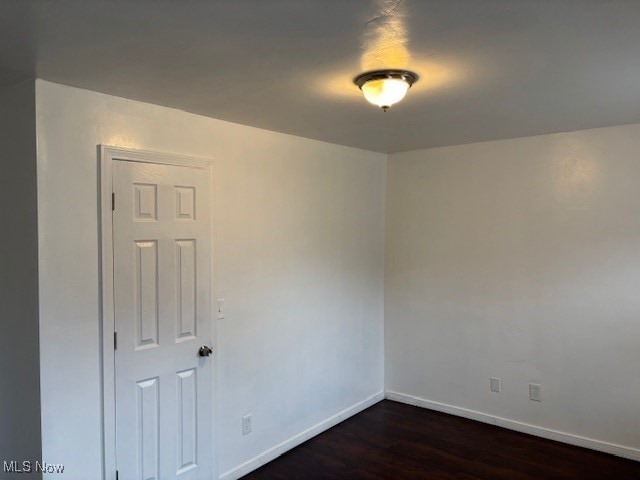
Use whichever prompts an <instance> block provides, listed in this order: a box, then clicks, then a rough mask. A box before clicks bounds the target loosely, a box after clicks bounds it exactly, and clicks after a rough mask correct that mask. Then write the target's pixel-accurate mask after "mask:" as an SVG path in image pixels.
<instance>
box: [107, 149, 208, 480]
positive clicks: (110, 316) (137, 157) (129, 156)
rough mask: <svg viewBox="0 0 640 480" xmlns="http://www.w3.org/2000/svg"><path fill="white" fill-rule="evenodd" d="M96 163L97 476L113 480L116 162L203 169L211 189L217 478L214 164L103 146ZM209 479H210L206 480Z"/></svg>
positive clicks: (114, 451)
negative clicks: (99, 390) (99, 453)
mask: <svg viewBox="0 0 640 480" xmlns="http://www.w3.org/2000/svg"><path fill="white" fill-rule="evenodd" d="M98 149H99V161H100V180H99V185H100V200H99V202H100V205H99V215H100V223H99V225H100V234H99V239H100V250H99V262H100V270H99V275H100V283H101V286H100V292H101V296H100V313H101V315H100V316H101V329H100V332H101V335H102V337H101V341H100V344H101V350H102V352H101V356H100V360H101V372H102V382H101V383H102V405H101V407H102V425H101V427H102V439H101V440H102V465H103V469H102V470H103V471H102V478H103V479H104V480H116V465H117V462H116V391H115V379H116V376H115V349H114V332H115V312H114V304H113V302H114V293H113V283H114V274H113V253H114V252H113V215H112V211H113V209H112V201H113V200H112V192H113V165H114V162H116V161H125V162H140V163H155V164H160V165H175V166H179V167H191V168H198V169H202V170H206V171H208V172H209V176H210V185H211V200H210V201H211V216H212V218H211V232H210V239H211V277H210V278H211V292H210V295H211V305H212V312H211V314H212V315H211V334H212V336H213V338H212V339H210V341H211V345H213V348H214V354H213V360H214V365H213V368H212V369H211V370H212V375H213V379H212V386H213V392H212V395H211V398H212V405H211V408H212V409H213V413H212V418H213V421H214V424H213V425H211V428H210V431H211V432H212V436H213V438H212V445H213V452H211V454H212V456H213V478H214V479H217V478H218V461H217V460H218V459H217V455H216V452H217V448H216V438H215V434H214V425H215V417H216V402H217V399H216V393H217V390H218V389H217V388H216V381H217V378H218V375H217V372H218V362H216V361H215V358H216V353H217V351H218V348H217V347H218V343H217V342H218V335H217V322H216V321H215V318H216V316H215V314H214V309H213V306H214V305H215V304H216V302H215V298H216V297H215V286H216V275H215V270H216V268H215V265H216V264H217V263H216V254H215V246H216V241H215V240H216V236H215V233H216V228H215V220H216V217H217V215H216V213H215V212H216V211H215V204H216V202H215V194H216V191H217V189H216V185H215V182H214V179H215V177H214V161H213V159H208V158H198V157H187V156H182V155H174V154H167V153H158V152H152V151H147V150H136V149H129V148H121V147H113V146H109V145H99V146H98ZM212 480H213V479H212Z"/></svg>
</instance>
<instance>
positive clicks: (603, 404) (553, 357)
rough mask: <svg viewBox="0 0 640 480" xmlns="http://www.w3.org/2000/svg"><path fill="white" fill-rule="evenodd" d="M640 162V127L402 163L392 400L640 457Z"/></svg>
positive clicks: (397, 160) (392, 285)
mask: <svg viewBox="0 0 640 480" xmlns="http://www.w3.org/2000/svg"><path fill="white" fill-rule="evenodd" d="M639 154H640V125H630V126H622V127H613V128H605V129H597V130H589V131H581V132H574V133H563V134H557V135H545V136H539V137H531V138H524V139H516V140H507V141H496V142H487V143H478V144H471V145H462V146H456V147H449V148H438V149H431V150H420V151H413V152H407V153H401V154H395V155H391V156H390V157H389V163H388V182H387V226H386V229H387V251H386V286H385V288H386V290H385V354H386V358H385V364H386V378H385V382H386V389H387V390H388V391H395V392H399V393H402V394H406V395H413V396H416V397H419V398H421V399H426V400H430V401H435V402H441V403H444V404H447V405H452V406H455V407H461V408H466V409H471V410H475V411H478V412H483V413H486V414H489V415H493V416H498V417H504V418H507V419H512V420H517V421H520V422H526V423H529V424H532V425H535V426H540V427H545V428H550V429H554V430H559V431H561V432H567V433H570V434H574V435H580V436H584V437H589V438H592V439H596V440H599V441H603V442H610V443H615V444H620V445H623V446H628V447H632V448H635V449H638V448H640V428H639V426H640V408H639V405H640V403H639V401H640V400H639V399H640V375H638V368H639V365H640V290H639V288H640V189H639V184H640V161H639ZM490 376H497V377H501V378H502V381H503V392H502V393H500V394H495V393H490V391H489V377H490ZM529 382H537V383H541V384H542V388H543V392H542V393H543V401H542V403H536V402H533V401H530V400H529V399H528V396H529V391H528V383H529ZM638 458H640V456H638Z"/></svg>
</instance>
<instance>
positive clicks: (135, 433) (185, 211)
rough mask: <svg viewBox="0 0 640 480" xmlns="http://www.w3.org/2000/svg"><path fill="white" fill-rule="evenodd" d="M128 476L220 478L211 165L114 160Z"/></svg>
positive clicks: (120, 379)
mask: <svg viewBox="0 0 640 480" xmlns="http://www.w3.org/2000/svg"><path fill="white" fill-rule="evenodd" d="M113 165H114V166H113V189H114V193H115V199H116V208H115V210H114V212H113V246H114V311H115V329H116V332H117V337H118V348H117V350H116V352H115V374H116V457H117V468H118V472H119V476H120V480H130V479H131V480H134V479H135V480H138V479H140V480H171V479H181V480H183V479H184V480H201V479H210V478H213V451H212V448H213V447H212V441H213V439H212V433H211V432H212V430H213V428H212V427H213V425H212V419H213V403H212V380H213V378H212V372H213V365H212V361H213V359H212V358H207V357H199V356H198V349H199V347H200V346H201V345H211V342H212V302H211V282H212V279H211V271H212V268H211V261H212V256H211V208H210V199H211V184H210V174H209V171H208V170H205V169H198V168H190V167H182V166H172V165H159V164H152V163H141V162H126V161H114V162H113Z"/></svg>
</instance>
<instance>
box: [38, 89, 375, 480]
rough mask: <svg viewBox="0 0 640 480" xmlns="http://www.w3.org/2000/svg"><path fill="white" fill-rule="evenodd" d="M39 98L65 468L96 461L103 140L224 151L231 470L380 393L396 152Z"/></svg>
mask: <svg viewBox="0 0 640 480" xmlns="http://www.w3.org/2000/svg"><path fill="white" fill-rule="evenodd" d="M36 93H37V96H36V101H37V132H38V209H39V219H38V224H39V236H40V238H39V248H40V315H41V317H40V323H41V341H42V354H41V368H42V417H43V422H42V429H43V457H44V459H45V460H46V461H49V462H55V463H63V464H65V465H66V470H65V475H64V478H69V479H78V480H86V479H87V478H97V476H96V475H97V474H98V473H97V472H98V471H99V469H100V465H101V451H100V418H101V417H100V415H101V413H100V401H101V392H100V344H99V336H100V333H99V332H100V324H99V311H100V309H99V292H100V287H99V283H98V278H99V275H98V210H97V205H98V190H97V185H98V182H99V178H98V169H97V165H98V163H97V149H96V147H97V146H98V145H99V144H108V145H116V146H121V147H132V148H138V149H147V150H154V151H160V152H173V153H178V154H181V155H194V156H201V157H212V158H214V159H215V160H216V166H215V172H216V173H215V175H216V182H217V184H216V190H217V191H216V202H217V204H216V206H217V208H216V211H217V213H216V218H215V221H216V226H217V232H218V233H217V245H216V247H217V250H216V257H217V291H218V296H219V297H223V298H225V299H226V307H227V318H226V319H225V320H220V321H217V323H218V325H217V328H218V339H217V343H218V352H217V355H216V361H217V363H218V378H217V382H218V400H219V402H218V405H217V408H218V415H217V430H216V432H217V445H218V449H219V460H220V464H219V470H220V473H221V474H222V473H225V472H227V471H229V470H231V469H233V468H235V467H237V466H238V465H240V464H241V463H243V462H245V461H247V460H250V459H252V458H253V457H255V456H256V455H258V454H260V453H262V452H264V451H266V450H267V449H269V448H271V447H273V446H275V445H277V444H278V443H280V442H282V441H285V440H286V439H288V438H290V437H292V436H293V435H296V434H298V433H300V432H302V431H303V430H305V429H307V428H309V427H311V426H313V425H315V424H317V423H318V422H321V421H323V420H325V419H327V418H328V417H330V416H332V415H334V414H336V413H337V412H340V411H341V410H343V409H345V408H347V407H350V406H352V405H354V404H356V403H358V402H361V401H362V400H364V399H365V398H367V397H369V396H371V395H374V394H376V393H378V392H380V391H381V390H382V389H383V283H384V279H383V270H384V268H383V259H384V253H383V252H384V191H385V171H386V155H382V154H375V153H369V152H365V151H362V150H357V149H352V148H346V147H340V146H336V145H330V144H326V143H321V142H317V141H312V140H307V139H303V138H298V137H293V136H288V135H283V134H278V133H273V132H267V131H264V130H259V129H255V128H249V127H244V126H240V125H234V124H230V123H226V122H222V121H218V120H213V119H210V118H205V117H200V116H196V115H192V114H187V113H184V112H180V111H177V110H171V109H167V108H163V107H159V106H153V105H149V104H143V103H139V102H134V101H129V100H125V99H121V98H116V97H111V96H107V95H101V94H96V93H92V92H88V91H84V90H79V89H75V88H70V87H64V86H60V85H56V84H52V83H48V82H44V81H37V84H36ZM246 413H252V414H253V433H251V434H250V435H248V436H246V437H243V436H242V433H241V421H240V419H241V417H242V416H243V415H244V414H246ZM56 478H61V476H60V475H58V476H56Z"/></svg>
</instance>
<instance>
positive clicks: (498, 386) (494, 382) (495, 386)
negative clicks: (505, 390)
mask: <svg viewBox="0 0 640 480" xmlns="http://www.w3.org/2000/svg"><path fill="white" fill-rule="evenodd" d="M489 386H490V387H491V391H492V392H496V393H500V392H501V391H502V381H501V380H500V379H499V378H498V377H491V380H490V381H489Z"/></svg>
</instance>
